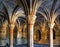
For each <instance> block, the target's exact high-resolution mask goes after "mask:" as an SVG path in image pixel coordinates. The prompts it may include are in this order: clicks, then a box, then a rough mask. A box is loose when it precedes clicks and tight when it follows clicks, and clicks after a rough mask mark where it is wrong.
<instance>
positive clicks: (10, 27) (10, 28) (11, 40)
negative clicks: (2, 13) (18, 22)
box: [9, 24, 14, 47]
mask: <svg viewBox="0 0 60 47" xmlns="http://www.w3.org/2000/svg"><path fill="white" fill-rule="evenodd" d="M13 29H14V24H10V25H9V33H10V47H13Z"/></svg>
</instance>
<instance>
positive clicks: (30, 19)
mask: <svg viewBox="0 0 60 47" xmlns="http://www.w3.org/2000/svg"><path fill="white" fill-rule="evenodd" d="M35 19H36V16H35V15H33V16H31V15H28V19H27V20H28V25H27V27H28V30H27V32H28V37H27V38H28V41H27V42H28V43H27V44H28V47H33V46H34V45H33V44H34V41H33V32H34V31H33V27H34V23H35Z"/></svg>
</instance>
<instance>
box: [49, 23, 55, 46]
mask: <svg viewBox="0 0 60 47" xmlns="http://www.w3.org/2000/svg"><path fill="white" fill-rule="evenodd" d="M54 25H55V23H50V24H49V27H50V47H53V28H54Z"/></svg>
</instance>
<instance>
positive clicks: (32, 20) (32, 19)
mask: <svg viewBox="0 0 60 47" xmlns="http://www.w3.org/2000/svg"><path fill="white" fill-rule="evenodd" d="M35 20H36V16H35V15H33V16H31V15H28V24H34V23H35Z"/></svg>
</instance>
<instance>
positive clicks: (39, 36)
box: [36, 30, 41, 41]
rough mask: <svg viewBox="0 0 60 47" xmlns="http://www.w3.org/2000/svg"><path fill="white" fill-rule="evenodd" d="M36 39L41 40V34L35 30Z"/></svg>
mask: <svg viewBox="0 0 60 47" xmlns="http://www.w3.org/2000/svg"><path fill="white" fill-rule="evenodd" d="M36 39H37V40H38V41H39V40H40V39H41V32H40V30H37V33H36Z"/></svg>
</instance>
